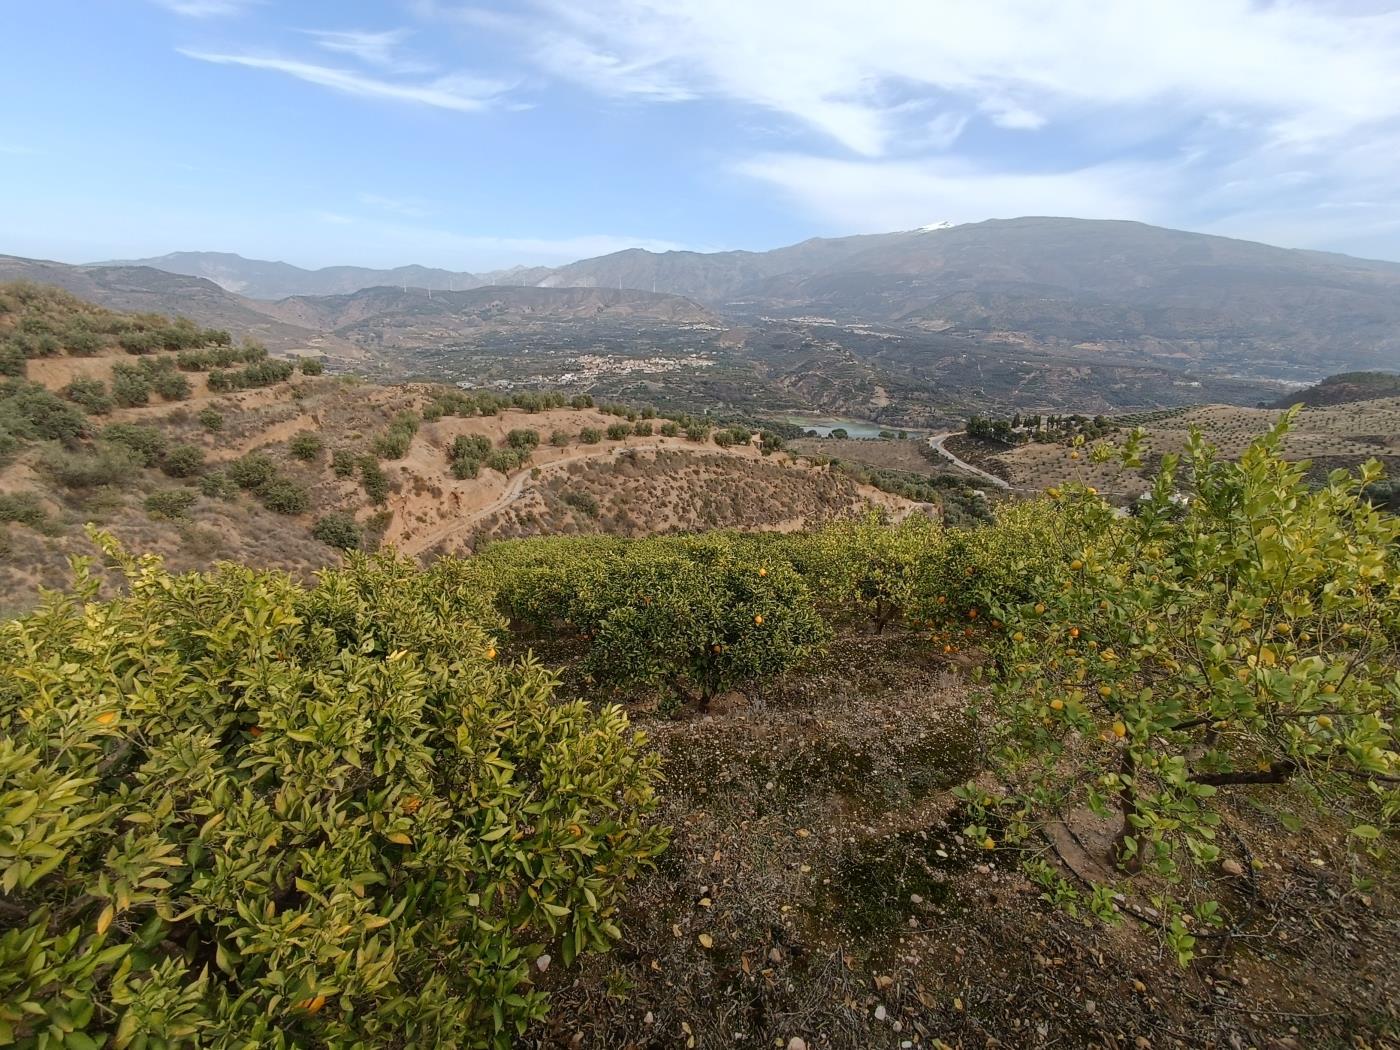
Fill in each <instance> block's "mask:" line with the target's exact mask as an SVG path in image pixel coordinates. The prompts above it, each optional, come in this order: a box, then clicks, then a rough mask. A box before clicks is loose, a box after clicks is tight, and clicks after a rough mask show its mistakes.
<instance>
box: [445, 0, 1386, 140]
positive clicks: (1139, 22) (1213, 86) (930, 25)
mask: <svg viewBox="0 0 1400 1050" xmlns="http://www.w3.org/2000/svg"><path fill="white" fill-rule="evenodd" d="M534 9H535V15H534V17H527V18H521V19H517V20H515V22H514V23H513V27H514V31H515V32H516V33H517V35H518V38H519V39H520V40H521V41H522V43H523V46H525V47H526V48H527V49H528V50H529V52H530V53H531V55H532V56H533V58H534V60H535V61H536V62H538V63H539V64H540V65H541V66H543V67H544V68H546V69H547V70H549V71H550V72H551V73H553V74H555V75H556V76H559V77H565V78H569V79H571V80H574V81H577V82H580V83H583V84H586V85H588V86H589V87H591V88H593V89H594V90H597V91H599V92H602V93H605V94H609V95H636V96H640V97H644V98H654V99H669V100H679V99H689V98H694V97H699V96H704V97H722V98H727V99H732V100H736V101H739V102H743V103H748V104H751V105H755V106H761V107H764V108H766V109H769V110H772V111H776V112H778V113H781V114H784V115H785V116H787V117H790V118H792V119H794V120H796V121H799V122H801V123H802V124H804V125H806V126H807V127H809V128H812V129H814V130H816V131H817V132H819V133H821V134H823V135H825V136H827V137H829V138H831V139H833V140H835V141H836V142H838V143H839V144H841V145H842V146H844V147H846V148H848V149H850V150H852V151H855V152H857V153H860V154H865V155H868V156H879V155H883V154H886V153H891V152H895V153H897V152H899V151H900V149H901V141H902V137H903V133H904V131H905V129H906V126H907V124H906V121H905V120H904V119H903V117H902V115H901V111H900V106H899V104H898V101H897V100H898V99H899V98H900V97H901V96H905V95H907V94H908V93H910V92H916V93H920V94H923V95H925V96H927V97H929V98H931V99H934V100H936V101H938V102H939V103H940V104H942V105H943V106H945V107H946V108H948V109H949V110H951V111H954V112H962V111H968V110H971V111H975V112H980V113H982V114H983V115H985V116H986V117H987V118H988V119H989V120H990V121H991V122H992V123H994V124H995V125H997V126H999V127H1001V128H1004V129H1026V130H1029V129H1036V128H1041V127H1044V126H1046V125H1047V124H1048V123H1050V122H1052V121H1053V120H1055V119H1056V118H1057V117H1068V116H1075V115H1082V114H1083V113H1084V112H1085V111H1086V110H1090V111H1091V110H1102V109H1109V108H1113V107H1127V108H1132V109H1136V110H1149V109H1150V110H1153V111H1155V113H1156V114H1157V119H1159V120H1160V119H1164V118H1167V115H1168V114H1171V115H1177V114H1180V113H1182V112H1199V111H1200V110H1202V109H1206V108H1210V109H1219V110H1222V111H1226V112H1232V113H1239V114H1243V115H1246V116H1247V117H1248V119H1249V120H1250V121H1251V123H1252V124H1254V125H1257V126H1267V127H1268V128H1269V129H1270V130H1271V131H1272V133H1273V135H1274V137H1275V138H1276V140H1277V141H1279V142H1283V143H1292V144H1298V143H1306V142H1316V141H1325V140H1327V139H1329V138H1334V137H1336V136H1338V135H1345V134H1346V133H1348V132H1350V131H1353V130H1355V129H1357V128H1361V127H1364V126H1367V125H1370V124H1373V123H1374V122H1376V121H1380V120H1386V119H1390V118H1393V117H1395V116H1396V115H1397V113H1400V11H1396V10H1394V9H1393V8H1391V9H1377V8H1376V6H1375V5H1366V4H1361V5H1358V4H1356V3H1345V2H1336V0H1328V2H1326V3H1324V2H1321V0H1311V2H1309V0H1291V2H1281V3H1269V4H1260V3H1255V2H1252V0H1142V2H1139V3H1132V4H1123V3H1121V2H1120V0H943V2H932V0H868V2H866V3H860V4H853V3H850V2H849V0H765V2H763V3H753V2H752V0H704V2H699V0H676V2H672V3H665V4H661V3H656V2H655V0H534ZM469 17H475V18H477V19H479V20H482V19H483V18H484V21H483V24H487V25H494V26H496V27H498V28H499V27H502V26H510V25H512V23H511V22H510V20H509V19H505V18H503V17H502V16H500V15H492V16H485V17H484V16H482V15H481V14H480V13H479V12H477V13H473V14H472V15H470V16H469Z"/></svg>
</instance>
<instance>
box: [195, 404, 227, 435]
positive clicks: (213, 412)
mask: <svg viewBox="0 0 1400 1050" xmlns="http://www.w3.org/2000/svg"><path fill="white" fill-rule="evenodd" d="M197 418H198V419H199V425H200V426H202V427H203V428H204V429H205V430H207V431H209V433H211V434H217V433H219V431H221V430H223V429H224V414H223V413H222V412H220V411H219V410H218V409H217V408H202V409H200V411H199V416H198V417H197Z"/></svg>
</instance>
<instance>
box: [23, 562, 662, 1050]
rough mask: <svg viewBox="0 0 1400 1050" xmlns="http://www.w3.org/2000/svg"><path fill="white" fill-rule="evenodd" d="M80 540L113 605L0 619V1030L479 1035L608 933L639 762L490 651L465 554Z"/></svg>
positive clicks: (251, 1037) (606, 717)
mask: <svg viewBox="0 0 1400 1050" xmlns="http://www.w3.org/2000/svg"><path fill="white" fill-rule="evenodd" d="M108 551H109V554H111V555H112V556H114V557H115V558H117V559H118V561H119V562H120V564H121V565H122V566H123V569H124V571H125V573H126V575H127V577H128V581H129V582H128V588H127V589H128V590H129V594H128V595H127V596H125V597H120V598H116V599H113V600H109V601H97V600H96V599H97V581H96V580H95V579H90V578H88V577H87V576H86V575H85V574H80V576H79V579H78V584H77V591H76V593H75V595H74V596H73V597H67V596H57V595H55V596H51V597H49V598H48V599H47V600H46V602H45V604H44V605H43V606H42V607H41V608H40V609H39V610H38V611H37V612H35V613H33V614H31V615H29V616H27V617H25V618H23V619H20V620H14V621H9V622H7V623H5V624H3V625H0V682H2V683H3V685H0V822H3V823H0V827H4V828H6V829H8V830H7V831H6V832H5V842H6V843H7V847H6V849H5V851H4V852H3V853H0V900H3V903H4V905H5V916H6V918H5V923H6V926H7V927H8V929H7V930H6V932H5V933H4V934H3V936H0V974H3V975H4V980H5V995H4V999H3V1003H4V1006H3V1007H0V1009H2V1010H3V1014H0V1017H3V1024H4V1033H5V1036H6V1039H7V1041H14V1042H17V1043H18V1044H19V1045H21V1046H26V1045H32V1046H39V1045H51V1046H58V1045H63V1046H69V1047H84V1046H86V1047H92V1046H98V1045H113V1046H119V1047H120V1046H127V1047H138V1046H146V1047H159V1046H166V1047H175V1046H191V1045H207V1046H229V1047H232V1046H240V1047H247V1046H266V1047H272V1048H290V1047H294V1046H389V1045H399V1046H423V1047H428V1046H459V1047H466V1048H478V1047H497V1048H504V1047H506V1046H508V1045H510V1044H511V1043H512V1042H513V1041H514V1040H515V1039H516V1038H517V1037H518V1036H519V1035H520V1033H522V1032H523V1031H524V1029H525V1026H526V1024H527V1023H528V1022H529V1021H530V1020H532V1019H535V1018H538V1017H539V1016H541V1015H542V1014H543V1012H544V1010H545V1007H546V999H545V995H544V993H543V992H542V991H540V990H539V989H538V988H536V987H535V986H534V985H533V984H532V983H531V982H530V980H529V974H530V973H531V964H532V962H533V961H534V960H535V959H536V958H537V957H538V956H540V955H541V954H542V953H544V952H546V951H550V952H552V953H553V954H554V955H555V958H556V960H559V961H561V962H562V963H563V964H565V965H567V964H569V963H571V962H572V961H573V959H574V957H575V956H576V955H577V954H579V953H582V952H584V951H589V950H594V949H600V948H605V947H607V946H608V945H609V944H610V943H611V942H612V941H614V940H615V939H616V938H617V937H618V936H619V931H618V929H617V927H616V925H615V915H616V909H617V900H618V894H619V891H620V890H621V888H622V887H623V885H624V883H625V881H626V879H627V878H629V877H630V876H631V875H632V874H633V873H634V872H635V871H636V870H637V869H638V867H639V866H640V865H643V864H647V863H649V862H650V860H651V858H652V857H653V856H654V855H655V854H656V853H657V852H659V850H660V848H661V847H662V845H663V839H662V837H661V835H660V834H659V833H658V832H656V831H653V830H649V829H647V828H646V827H645V825H644V820H645V818H646V817H647V815H648V814H649V813H650V812H651V811H652V810H653V808H654V806H655V801H654V797H653V785H654V782H655V780H656V778H657V772H656V759H655V758H654V757H645V758H644V757H643V756H642V754H641V751H640V747H639V744H640V741H639V739H638V738H637V737H636V736H634V734H633V733H632V731H631V729H630V727H629V726H628V723H627V720H626V718H625V717H624V716H623V715H622V713H621V712H620V711H619V710H617V709H616V708H603V709H601V710H593V709H591V708H590V707H588V706H587V705H585V704H583V703H580V702H572V703H560V702H556V701H555V699H554V697H553V695H552V690H553V679H552V677H551V676H550V675H549V674H548V673H547V672H546V671H544V670H543V669H542V668H540V667H539V666H538V665H536V664H533V663H528V662H527V663H522V664H518V665H512V666H501V665H498V664H497V663H496V662H494V661H493V660H492V659H490V657H491V656H492V655H493V652H492V648H493V640H492V638H491V635H490V633H489V632H490V631H491V630H493V629H494V626H495V625H494V623H493V621H492V619H491V617H490V614H489V611H488V610H486V609H484V608H483V607H482V605H481V602H480V601H479V600H478V599H477V598H476V596H475V590H474V589H473V588H472V587H471V586H470V583H469V578H468V573H467V572H466V571H465V564H464V563H461V562H456V561H451V560H449V561H447V562H445V563H439V565H436V566H434V567H433V568H432V569H430V570H427V571H420V570H419V569H417V568H416V567H415V566H413V565H411V564H409V563H407V562H399V561H394V560H392V559H389V558H377V559H367V558H365V557H364V556H361V555H354V556H352V557H351V558H350V561H349V564H348V565H347V566H346V567H345V568H343V569H338V570H332V571H329V572H326V573H324V574H323V575H322V578H321V581H320V583H319V585H318V586H317V587H316V588H314V589H312V590H307V589H304V588H302V587H300V586H299V585H297V584H296V583H295V582H293V581H292V580H291V579H290V578H288V577H286V576H284V575H281V574H277V573H270V572H269V573H259V572H254V571H252V570H248V569H241V568H234V567H224V568H221V569H220V570H218V571H216V572H213V573H209V574H192V575H188V576H170V575H167V574H166V573H165V572H164V571H163V570H162V569H161V567H160V565H159V563H158V561H156V560H155V559H149V558H147V559H140V560H136V559H131V558H128V557H126V556H124V555H122V554H121V553H120V552H119V551H118V550H116V549H115V548H114V547H112V546H111V545H110V544H109V545H108ZM53 1032H59V1033H65V1034H64V1035H62V1036H61V1037H60V1038H55V1037H54V1036H53V1035H52V1034H51V1033H53Z"/></svg>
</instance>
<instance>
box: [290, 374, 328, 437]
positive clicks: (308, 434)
mask: <svg viewBox="0 0 1400 1050" xmlns="http://www.w3.org/2000/svg"><path fill="white" fill-rule="evenodd" d="M308 360H309V358H308ZM325 447H326V443H325V442H324V441H322V440H321V435H320V434H317V433H316V432H315V431H314V430H303V431H302V432H301V433H300V434H297V435H295V436H293V438H292V440H291V441H290V442H288V444H287V449H288V451H289V452H291V454H292V455H293V456H295V457H296V458H297V459H300V460H304V461H305V462H307V463H310V462H311V461H312V460H314V459H317V458H318V457H319V456H320V455H321V452H322V450H323V449H324V448H325Z"/></svg>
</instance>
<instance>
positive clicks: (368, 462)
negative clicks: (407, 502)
mask: <svg viewBox="0 0 1400 1050" xmlns="http://www.w3.org/2000/svg"><path fill="white" fill-rule="evenodd" d="M360 485H361V486H363V488H364V490H365V495H366V496H368V497H369V501H370V502H371V503H384V502H386V501H387V500H388V499H389V478H388V477H387V476H386V475H385V473H384V471H383V469H381V468H380V466H379V464H378V463H377V462H375V460H374V459H373V458H372V457H370V456H366V457H365V458H364V459H362V460H360Z"/></svg>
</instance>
